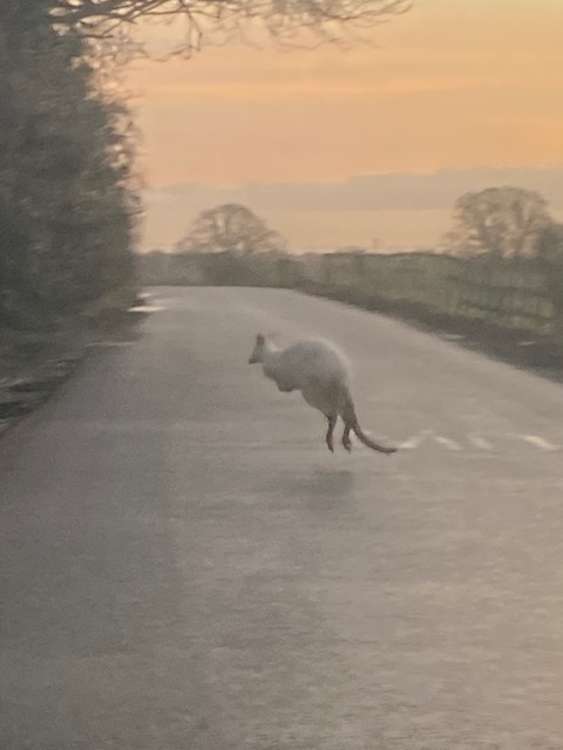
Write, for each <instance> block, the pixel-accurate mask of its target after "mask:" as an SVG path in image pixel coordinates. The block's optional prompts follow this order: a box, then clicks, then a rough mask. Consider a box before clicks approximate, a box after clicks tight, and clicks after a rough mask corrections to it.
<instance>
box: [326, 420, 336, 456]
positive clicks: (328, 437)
mask: <svg viewBox="0 0 563 750" xmlns="http://www.w3.org/2000/svg"><path fill="white" fill-rule="evenodd" d="M326 418H327V420H328V430H327V433H326V444H327V446H328V449H329V451H330V452H331V453H334V443H333V439H332V438H333V434H334V428H335V427H336V420H337V419H338V417H337V416H335V415H332V416H330V415H328V414H327V415H326Z"/></svg>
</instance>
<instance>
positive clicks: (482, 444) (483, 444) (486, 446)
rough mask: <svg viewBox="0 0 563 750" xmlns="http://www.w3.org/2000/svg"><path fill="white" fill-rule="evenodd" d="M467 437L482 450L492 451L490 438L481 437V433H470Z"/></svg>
mask: <svg viewBox="0 0 563 750" xmlns="http://www.w3.org/2000/svg"><path fill="white" fill-rule="evenodd" d="M467 439H468V440H469V442H470V443H472V444H473V445H474V446H475V448H479V450H482V451H492V450H493V446H492V444H491V443H489V441H488V440H485V438H483V437H481V436H480V435H468V436H467Z"/></svg>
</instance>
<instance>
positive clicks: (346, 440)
mask: <svg viewBox="0 0 563 750" xmlns="http://www.w3.org/2000/svg"><path fill="white" fill-rule="evenodd" d="M351 429H352V425H351V424H350V423H349V422H346V423H345V424H344V432H343V433H342V445H343V446H344V447H345V448H346V450H347V451H348V453H350V451H351V450H352V441H351V440H350V430H351Z"/></svg>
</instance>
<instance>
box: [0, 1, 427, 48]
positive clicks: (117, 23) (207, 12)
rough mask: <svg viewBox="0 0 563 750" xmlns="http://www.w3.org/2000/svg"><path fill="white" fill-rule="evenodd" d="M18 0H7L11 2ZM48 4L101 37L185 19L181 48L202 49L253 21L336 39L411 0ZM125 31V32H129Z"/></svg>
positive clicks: (291, 35)
mask: <svg viewBox="0 0 563 750" xmlns="http://www.w3.org/2000/svg"><path fill="white" fill-rule="evenodd" d="M13 1H14V0H7V2H13ZM33 2H34V3H35V2H38V3H39V5H42V6H43V7H47V8H48V10H49V12H50V14H51V17H52V18H53V19H54V20H55V22H56V24H57V25H58V26H59V27H62V28H74V29H77V30H79V31H81V32H82V33H83V34H85V35H87V36H90V37H92V38H97V39H107V38H115V36H116V35H119V34H120V33H122V32H123V30H124V29H125V30H128V29H129V30H130V29H133V28H134V26H135V24H136V23H137V22H139V21H141V20H145V19H159V20H167V19H170V20H172V19H174V18H178V17H180V18H183V19H184V20H185V32H184V38H183V43H182V44H181V48H180V49H179V50H177V51H181V52H184V53H187V54H190V53H192V52H193V51H195V50H197V49H199V48H200V46H201V44H202V40H203V39H204V38H205V39H211V38H214V37H216V36H219V38H220V39H222V40H226V39H230V38H232V37H236V36H240V35H242V34H244V32H245V31H246V30H248V28H249V27H250V26H252V25H256V24H257V25H258V26H260V27H261V28H263V29H265V30H266V31H267V32H268V33H269V35H270V36H271V37H273V38H274V39H276V40H278V41H281V42H289V41H292V40H294V39H295V38H296V36H297V35H299V36H302V34H303V33H305V34H308V35H309V36H310V35H312V36H313V37H314V38H316V39H317V40H325V41H326V40H328V41H338V40H341V39H342V38H343V37H344V30H345V29H349V30H352V29H356V30H358V29H366V28H370V27H372V26H374V25H375V24H378V23H381V22H384V21H387V20H388V19H390V18H391V17H392V16H397V15H400V14H402V13H405V12H406V11H407V10H409V8H410V7H411V5H412V2H413V0H33ZM30 4H31V3H30ZM126 33H127V32H126Z"/></svg>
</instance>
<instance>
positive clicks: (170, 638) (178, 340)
mask: <svg viewBox="0 0 563 750" xmlns="http://www.w3.org/2000/svg"><path fill="white" fill-rule="evenodd" d="M154 294H155V303H156V304H158V305H160V306H161V307H162V308H163V309H161V310H160V311H158V312H155V313H154V314H152V315H151V316H150V317H149V318H148V319H147V321H146V322H145V323H144V324H143V330H142V335H141V336H140V337H139V338H138V339H136V340H134V341H131V342H123V343H122V344H121V345H115V346H109V345H108V346H107V347H100V348H98V349H97V350H95V351H92V353H91V355H90V357H89V358H88V360H87V361H86V362H85V364H84V365H83V366H82V367H81V369H80V370H79V373H78V374H77V376H76V377H75V378H73V379H72V381H70V382H69V383H67V385H66V386H65V387H63V389H62V390H61V391H60V392H59V394H58V395H57V396H56V397H55V398H54V399H53V400H51V401H50V402H49V403H48V404H47V405H46V406H44V407H43V408H42V409H41V410H40V411H38V412H37V413H35V414H34V415H33V416H32V417H31V418H28V419H26V420H24V421H23V422H21V423H20V424H19V425H18V426H17V428H16V429H13V430H11V431H10V432H9V433H7V434H6V435H5V436H4V437H3V439H2V440H1V441H0V482H1V484H0V493H1V501H0V587H1V589H0V594H1V620H0V627H1V653H0V717H1V719H0V747H1V748H2V750H23V749H24V748H25V749H28V750H71V749H72V750H83V749H88V750H90V749H91V750H109V749H110V748H111V750H180V749H181V750H247V749H248V750H387V749H389V750H398V749H399V748H400V749H401V750H422V749H424V750H458V749H462V748H463V749H465V750H484V749H486V750H493V749H494V750H500V749H501V748H502V750H532V749H533V750H540V749H541V750H547V749H548V748H549V749H550V750H556V749H557V750H560V748H562V747H563V460H562V459H563V447H562V446H563V390H562V388H561V387H560V386H558V385H556V384H553V383H550V382H547V381H543V380H541V379H539V378H537V377H535V376H532V375H529V374H526V373H523V372H520V371H518V370H515V369H511V368H510V367H509V366H507V365H505V364H502V363H498V362H494V361H491V360H488V359H486V358H483V357H481V356H479V355H477V354H474V353H471V352H468V351H465V350H463V349H461V348H458V347H457V346H455V345H454V344H452V343H448V342H446V341H443V340H440V339H439V338H437V337H432V336H428V335H424V334H422V333H419V332H417V331H414V330H412V329H409V328H408V327H406V326H405V325H403V324H401V323H398V322H395V321H392V320H388V319H385V318H381V317H377V316H375V315H372V314H369V313H365V312H362V311H360V310H355V309H352V308H347V307H345V306H342V305H338V304H335V303H331V302H327V301H323V300H318V299H313V298H308V297H305V296H299V295H297V294H293V293H291V292H286V291H271V290H247V289H203V288H195V289H173V290H172V289H158V290H154ZM259 329H262V330H264V331H266V332H269V331H277V332H279V333H281V334H284V335H287V336H288V337H295V336H297V335H304V334H310V333H312V334H317V335H322V336H325V337H329V338H332V339H333V340H334V341H335V342H336V343H337V344H339V345H340V346H341V347H342V348H343V349H344V350H345V351H346V352H347V353H348V354H349V356H350V358H351V360H352V361H353V363H354V366H355V371H356V372H355V382H356V389H355V392H356V401H357V405H358V412H359V415H360V418H361V421H362V423H363V424H364V425H365V427H366V428H369V429H370V430H371V431H372V433H373V434H374V435H378V436H380V437H385V438H386V439H389V440H393V441H395V442H398V443H401V444H402V445H403V450H402V451H401V452H400V453H399V454H397V455H395V456H391V457H386V456H382V455H379V454H375V453H372V452H370V451H369V450H368V449H366V448H363V447H362V446H360V445H356V446H355V447H354V451H353V453H352V455H350V456H349V455H348V454H346V453H345V452H344V451H343V450H342V449H341V448H340V446H339V449H338V451H337V453H336V454H335V455H331V454H330V453H329V452H328V451H327V450H326V447H325V445H324V442H323V433H324V427H325V426H324V422H323V420H322V417H321V416H320V415H319V414H317V413H315V412H314V411H313V410H311V409H310V408H309V407H307V406H306V405H305V404H304V403H303V402H302V401H301V400H300V398H299V396H298V395H296V394H291V395H283V394H281V393H279V392H278V391H277V390H276V389H275V387H274V386H273V385H272V384H271V383H269V382H268V381H266V380H265V379H264V378H263V377H262V376H261V374H260V372H259V370H258V369H257V368H251V367H249V366H248V365H247V359H248V355H249V352H250V349H251V347H252V343H253V338H254V335H255V333H256V332H257V331H258V330H259Z"/></svg>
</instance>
